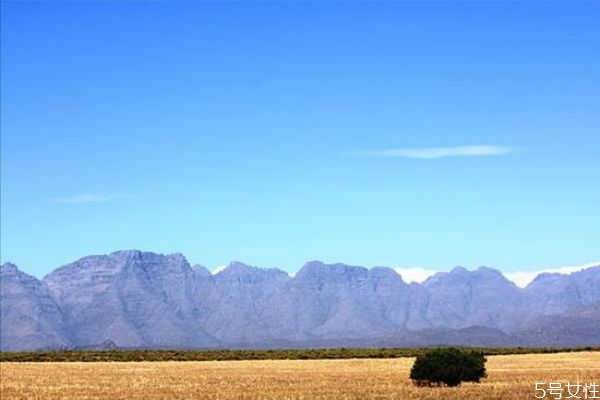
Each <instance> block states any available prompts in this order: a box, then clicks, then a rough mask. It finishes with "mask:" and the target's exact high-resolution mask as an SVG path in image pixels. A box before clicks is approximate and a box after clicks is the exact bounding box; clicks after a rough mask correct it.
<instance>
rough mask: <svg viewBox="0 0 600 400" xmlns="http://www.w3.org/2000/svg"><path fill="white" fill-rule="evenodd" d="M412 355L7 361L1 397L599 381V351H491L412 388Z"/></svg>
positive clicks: (486, 394) (298, 395)
mask: <svg viewBox="0 0 600 400" xmlns="http://www.w3.org/2000/svg"><path fill="white" fill-rule="evenodd" d="M413 361H414V359H412V358H401V359H364V360H357V359H351V360H293V361H292V360H290V361H287V360H277V361H205V362H130V363H128V362H123V363H121V362H98V363H77V362H73V363H25V362H24V363H10V362H3V363H0V373H1V375H0V377H1V378H0V397H1V398H2V400H12V399H45V400H54V399H111V400H112V399H144V400H154V399H195V400H196V399H444V400H447V399H503V400H509V399H519V400H520V399H534V398H535V397H534V395H535V391H534V389H535V382H563V384H564V383H566V382H569V381H570V382H576V381H579V382H585V383H591V382H594V381H595V382H597V383H600V352H582V353H559V354H530V355H509V356H491V357H488V362H487V370H488V378H487V379H485V380H484V381H482V383H481V384H463V385H462V386H460V387H458V388H417V387H414V386H413V385H412V383H411V382H410V380H409V379H408V374H409V370H410V367H411V366H412V363H413ZM546 398H548V399H550V398H551V397H549V396H547V397H546Z"/></svg>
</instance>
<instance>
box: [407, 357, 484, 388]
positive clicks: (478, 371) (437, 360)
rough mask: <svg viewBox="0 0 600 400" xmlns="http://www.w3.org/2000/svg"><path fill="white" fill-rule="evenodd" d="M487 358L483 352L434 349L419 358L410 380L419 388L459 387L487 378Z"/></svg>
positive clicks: (411, 371) (411, 372)
mask: <svg viewBox="0 0 600 400" xmlns="http://www.w3.org/2000/svg"><path fill="white" fill-rule="evenodd" d="M485 361H486V359H485V357H484V356H483V354H482V353H481V352H478V351H473V350H459V349H455V348H445V349H434V350H429V351H427V352H425V353H424V354H421V355H419V356H417V360H416V361H415V363H414V365H413V367H412V369H411V370H410V379H412V381H413V382H414V383H415V384H416V385H418V386H434V385H442V384H445V385H448V386H458V385H460V383H461V382H479V380H480V379H481V378H485V376H486V373H485Z"/></svg>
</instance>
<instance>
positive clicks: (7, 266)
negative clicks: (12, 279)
mask: <svg viewBox="0 0 600 400" xmlns="http://www.w3.org/2000/svg"><path fill="white" fill-rule="evenodd" d="M0 268H2V272H16V271H20V270H19V267H17V266H16V265H15V264H13V263H11V262H5V263H4V264H2V266H0Z"/></svg>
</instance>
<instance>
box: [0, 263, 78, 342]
mask: <svg viewBox="0 0 600 400" xmlns="http://www.w3.org/2000/svg"><path fill="white" fill-rule="evenodd" d="M64 328H65V324H64V320H63V315H62V312H61V310H60V308H59V307H58V305H57V304H56V302H55V300H54V299H53V298H52V296H51V295H50V293H49V291H48V289H47V288H46V286H45V285H43V284H42V283H41V282H40V281H38V280H37V279H36V278H34V277H33V276H29V275H27V274H25V273H24V272H21V271H19V269H18V268H17V266H16V265H14V264H10V263H6V264H4V265H2V267H0V350H1V351H11V350H26V349H38V348H60V347H64V346H67V345H68V344H69V343H70V340H69V338H68V336H67V335H66V334H65V330H64Z"/></svg>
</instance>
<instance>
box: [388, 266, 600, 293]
mask: <svg viewBox="0 0 600 400" xmlns="http://www.w3.org/2000/svg"><path fill="white" fill-rule="evenodd" d="M597 265H600V261H596V262H592V263H587V264H583V265H574V266H564V267H557V268H544V269H537V270H534V271H513V272H503V273H502V274H503V275H504V276H505V277H506V279H508V280H509V281H512V282H513V283H514V284H515V285H517V286H518V287H521V288H524V287H526V286H527V285H529V284H530V283H531V282H532V281H533V280H534V279H535V278H536V277H537V276H538V275H539V274H543V273H556V274H563V275H570V274H572V273H574V272H579V271H583V270H584V269H587V268H591V267H595V266H597ZM394 270H395V271H396V272H397V273H398V274H399V275H400V276H401V277H402V279H403V280H404V281H405V282H407V283H411V282H417V283H422V282H424V281H426V280H427V278H429V277H431V276H433V275H435V274H437V273H438V272H445V271H443V270H435V269H428V268H421V267H397V268H394Z"/></svg>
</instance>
